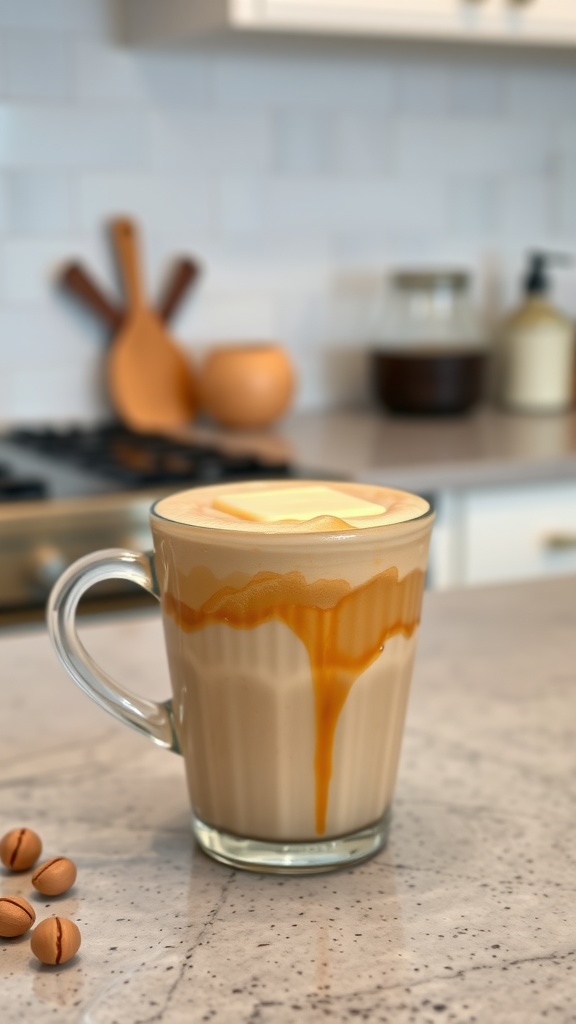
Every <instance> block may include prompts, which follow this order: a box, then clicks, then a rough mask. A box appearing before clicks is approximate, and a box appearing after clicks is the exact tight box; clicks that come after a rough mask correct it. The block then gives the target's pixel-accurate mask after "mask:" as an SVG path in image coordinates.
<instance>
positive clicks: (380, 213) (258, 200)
mask: <svg viewBox="0 0 576 1024" xmlns="http://www.w3.org/2000/svg"><path fill="white" fill-rule="evenodd" d="M220 213H221V217H222V223H223V225H224V227H225V228H226V229H227V230H229V231H243V232H250V231H251V232H262V231H270V230H271V231H273V232H274V231H276V232H286V233H287V234H288V235H295V234H297V235H299V236H301V237H302V239H303V240H304V239H306V238H307V237H308V236H309V235H315V234H316V233H317V232H319V231H325V232H328V233H329V234H330V233H338V232H341V231H345V230H349V229H353V230H356V231H359V230H363V231H365V232H366V234H368V235H369V234H371V233H373V232H375V231H379V230H380V229H381V228H382V227H383V226H390V225H392V226H395V225H398V224H402V225H403V226H405V227H406V228H410V226H411V225H415V224H417V225H418V226H419V227H420V228H421V229H422V230H426V229H430V228H431V227H434V228H437V229H440V228H441V226H442V225H443V224H444V220H445V217H444V215H445V197H444V193H443V190H442V188H441V185H440V183H439V182H438V181H434V180H432V179H430V178H426V177H414V176H412V177H409V176H408V175H405V176H403V177H402V178H388V179H387V178H375V177H371V178H359V179H356V181H355V183H354V187H352V188H351V187H350V185H349V183H348V182H347V181H343V180H341V179H337V178H332V177H325V178H322V177H318V178H275V179H272V178H270V179H266V180H261V181H255V180H253V179H248V178H246V179H229V180H225V181H223V182H222V186H221V205H220Z"/></svg>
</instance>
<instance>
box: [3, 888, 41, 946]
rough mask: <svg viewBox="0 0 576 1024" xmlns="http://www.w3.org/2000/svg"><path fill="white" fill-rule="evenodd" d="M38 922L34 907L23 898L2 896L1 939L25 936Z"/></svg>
mask: <svg viewBox="0 0 576 1024" xmlns="http://www.w3.org/2000/svg"><path fill="white" fill-rule="evenodd" d="M35 920H36V914H35V912H34V909H33V907H31V906H30V904H29V903H28V901H27V900H25V899H22V897H21V896H0V937H1V938H3V939H13V938H15V936H17V935H24V932H27V931H28V929H29V928H31V927H32V925H33V924H34V921H35Z"/></svg>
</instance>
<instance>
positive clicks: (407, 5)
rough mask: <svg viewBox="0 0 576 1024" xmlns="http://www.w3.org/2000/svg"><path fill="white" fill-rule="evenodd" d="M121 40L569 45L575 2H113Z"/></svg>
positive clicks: (575, 34)
mask: <svg viewBox="0 0 576 1024" xmlns="http://www.w3.org/2000/svg"><path fill="white" fill-rule="evenodd" d="M116 2H117V4H118V6H119V10H120V18H119V20H120V24H121V26H122V34H123V37H124V39H125V41H126V42H128V43H130V42H132V43H147V44H149V43H154V42H157V43H161V42H184V41H185V40H186V39H191V38H193V37H194V36H195V35H198V34H202V33H205V32H228V33H230V32H232V33H233V32H252V33H260V34H266V33H290V34H295V33H296V34H298V33H309V34H318V33H321V34H324V35H342V34H345V35H350V36H354V35H365V36H382V37H386V36H389V37H391V38H394V37H405V38H414V39H415V38H419V39H444V40H450V39H452V40H455V41H458V42H476V43H478V42H493V43H505V44H507V45H515V44H531V45H538V44H546V45H558V46H574V45H576V0H116Z"/></svg>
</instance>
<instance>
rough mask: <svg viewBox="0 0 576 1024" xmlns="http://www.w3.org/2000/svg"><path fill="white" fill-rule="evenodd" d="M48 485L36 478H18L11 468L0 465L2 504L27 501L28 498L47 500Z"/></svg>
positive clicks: (0, 500) (0, 496)
mask: <svg viewBox="0 0 576 1024" xmlns="http://www.w3.org/2000/svg"><path fill="white" fill-rule="evenodd" d="M47 492H48V488H47V486H46V483H45V482H44V481H43V480H40V479H37V478H36V477H18V476H16V475H15V474H14V471H13V469H12V467H11V466H7V465H6V464H5V463H2V464H1V465H0V502H5V501H25V500H26V499H28V498H45V497H46V495H47Z"/></svg>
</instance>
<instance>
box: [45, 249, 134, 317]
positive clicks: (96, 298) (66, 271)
mask: <svg viewBox="0 0 576 1024" xmlns="http://www.w3.org/2000/svg"><path fill="white" fill-rule="evenodd" d="M59 283H60V285H61V286H62V287H63V288H66V289H67V290H68V291H70V292H72V294H73V295H75V296H76V298H78V299H80V300H81V301H82V302H83V303H84V305H86V306H88V308H89V309H91V310H92V312H93V313H96V316H97V317H98V318H99V320H102V322H103V323H104V324H106V326H107V327H109V328H110V330H111V331H117V330H118V328H119V327H120V324H121V323H122V319H123V313H122V310H121V309H118V308H117V306H116V305H115V304H114V302H113V301H112V299H110V298H109V297H108V296H107V295H106V293H105V292H104V290H103V289H102V288H101V287H100V285H98V284H96V282H95V281H94V280H93V278H92V277H91V276H90V274H89V273H88V271H87V270H85V269H84V267H83V266H82V264H81V263H79V262H78V260H74V261H73V262H72V263H67V264H66V266H64V267H63V268H62V271H61V273H60V276H59Z"/></svg>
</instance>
